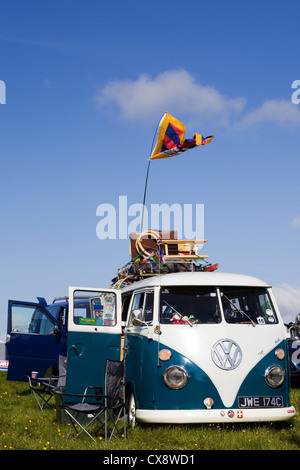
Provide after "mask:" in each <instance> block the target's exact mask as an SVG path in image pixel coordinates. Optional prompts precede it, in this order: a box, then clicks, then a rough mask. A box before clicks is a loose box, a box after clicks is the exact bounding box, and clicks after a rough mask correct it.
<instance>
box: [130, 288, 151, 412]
mask: <svg viewBox="0 0 300 470" xmlns="http://www.w3.org/2000/svg"><path fill="white" fill-rule="evenodd" d="M153 318H154V289H153V288H148V289H141V290H137V291H135V292H134V294H133V296H132V300H131V304H130V307H129V312H128V319H127V326H126V330H125V333H126V335H125V351H126V383H127V386H128V395H127V396H128V398H129V396H130V393H133V394H134V397H135V401H136V405H137V407H138V408H148V409H151V408H153V407H154V402H155V389H156V385H155V374H156V371H157V367H158V343H157V340H155V339H154V338H155V336H157V335H155V334H154V329H153Z"/></svg>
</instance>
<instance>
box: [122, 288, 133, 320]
mask: <svg viewBox="0 0 300 470" xmlns="http://www.w3.org/2000/svg"><path fill="white" fill-rule="evenodd" d="M130 300H131V294H129V295H124V296H123V297H122V322H126V320H127V314H128V310H129V305H130Z"/></svg>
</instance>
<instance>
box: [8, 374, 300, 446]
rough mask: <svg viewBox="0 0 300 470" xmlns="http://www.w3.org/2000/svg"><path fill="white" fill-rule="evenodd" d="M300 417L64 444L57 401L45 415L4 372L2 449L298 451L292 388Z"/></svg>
mask: <svg viewBox="0 0 300 470" xmlns="http://www.w3.org/2000/svg"><path fill="white" fill-rule="evenodd" d="M291 403H292V404H293V405H294V406H295V408H296V410H297V415H296V416H295V417H294V418H293V419H292V420H291V421H288V422H283V423H263V424H247V423H244V424H243V423H242V422H241V423H240V424H232V425H231V424H228V425H217V424H215V425H207V424H205V425H142V424H138V425H137V426H136V427H135V428H133V429H128V432H127V439H124V438H121V439H120V440H117V439H113V440H112V441H111V443H110V444H106V443H105V441H104V436H101V435H100V436H99V437H97V442H96V443H94V442H92V441H91V439H89V438H88V437H86V436H83V435H82V436H80V438H79V439H76V440H75V441H74V440H73V439H69V440H68V441H67V440H66V437H67V433H68V429H69V427H68V425H63V426H59V425H58V423H57V420H56V410H55V406H54V402H53V407H52V408H51V409H46V410H45V411H44V413H42V412H41V411H40V410H39V409H38V408H37V403H36V401H35V398H34V396H33V395H32V393H31V392H30V390H29V388H28V384H26V383H22V382H8V381H7V380H6V373H5V372H0V404H1V412H0V450H45V451H46V450H106V451H107V450H109V451H113V450H117V449H118V450H123V451H127V450H147V451H154V450H161V451H164V450H184V451H196V450H300V388H296V387H294V388H292V390H291Z"/></svg>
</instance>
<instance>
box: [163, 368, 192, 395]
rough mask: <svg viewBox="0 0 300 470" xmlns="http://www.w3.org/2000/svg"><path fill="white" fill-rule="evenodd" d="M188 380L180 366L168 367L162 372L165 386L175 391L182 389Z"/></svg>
mask: <svg viewBox="0 0 300 470" xmlns="http://www.w3.org/2000/svg"><path fill="white" fill-rule="evenodd" d="M188 379H189V376H188V374H187V371H186V370H185V368H184V367H181V366H170V367H168V368H167V369H166V370H165V372H164V381H165V384H166V385H167V386H168V387H170V388H172V389H175V390H177V389H178V388H182V387H184V386H185V385H186V384H187V381H188Z"/></svg>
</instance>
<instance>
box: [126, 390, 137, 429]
mask: <svg viewBox="0 0 300 470" xmlns="http://www.w3.org/2000/svg"><path fill="white" fill-rule="evenodd" d="M127 396H128V399H127V417H128V425H129V426H131V427H132V428H134V426H135V425H136V418H135V413H136V404H135V398H134V393H133V390H132V389H130V390H129V392H128V394H127Z"/></svg>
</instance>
